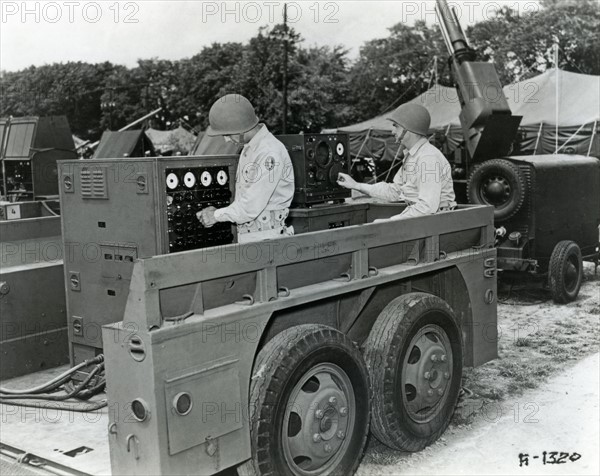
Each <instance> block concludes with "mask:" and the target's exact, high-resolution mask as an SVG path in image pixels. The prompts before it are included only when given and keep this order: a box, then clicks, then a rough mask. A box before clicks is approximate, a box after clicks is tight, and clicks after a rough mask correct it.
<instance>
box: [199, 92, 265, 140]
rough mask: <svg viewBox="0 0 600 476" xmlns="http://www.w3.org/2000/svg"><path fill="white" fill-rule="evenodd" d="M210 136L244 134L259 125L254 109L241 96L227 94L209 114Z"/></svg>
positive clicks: (218, 100)
mask: <svg viewBox="0 0 600 476" xmlns="http://www.w3.org/2000/svg"><path fill="white" fill-rule="evenodd" d="M208 122H209V123H210V126H209V128H208V129H207V131H206V133H207V134H208V135H209V136H211V137H212V136H226V135H233V134H243V133H244V132H248V131H249V130H250V129H252V128H253V127H254V126H256V125H257V124H258V117H256V113H255V112H254V107H253V106H252V104H251V103H250V101H248V99H246V98H245V97H244V96H242V95H240V94H226V95H225V96H223V97H222V98H220V99H217V100H216V101H215V103H214V104H213V105H212V107H211V108H210V112H209V113H208Z"/></svg>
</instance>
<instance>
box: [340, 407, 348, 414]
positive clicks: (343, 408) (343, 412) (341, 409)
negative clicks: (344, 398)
mask: <svg viewBox="0 0 600 476" xmlns="http://www.w3.org/2000/svg"><path fill="white" fill-rule="evenodd" d="M347 414H348V409H347V408H346V407H342V408H340V415H342V416H346V415H347Z"/></svg>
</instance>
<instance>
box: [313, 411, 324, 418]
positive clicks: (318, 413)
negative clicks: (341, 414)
mask: <svg viewBox="0 0 600 476" xmlns="http://www.w3.org/2000/svg"><path fill="white" fill-rule="evenodd" d="M323 415H324V413H323V410H317V411H316V412H315V417H317V418H318V419H319V420H320V419H321V418H323Z"/></svg>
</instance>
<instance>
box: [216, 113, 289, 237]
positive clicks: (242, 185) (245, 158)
mask: <svg viewBox="0 0 600 476" xmlns="http://www.w3.org/2000/svg"><path fill="white" fill-rule="evenodd" d="M260 126H261V128H260V130H259V131H258V133H257V134H256V135H255V136H254V137H253V138H252V139H251V140H250V142H248V144H246V145H245V146H244V148H243V149H242V152H241V154H240V160H239V163H238V169H237V174H236V181H235V200H234V201H233V203H232V204H231V205H229V206H228V207H225V208H219V209H218V210H216V211H215V219H216V220H217V221H220V222H224V221H229V222H233V223H237V224H238V225H242V224H244V223H248V222H252V221H253V220H255V219H256V218H257V217H258V216H259V215H260V214H261V213H263V212H265V211H271V210H285V211H286V215H287V209H288V208H289V206H290V204H291V203H292V198H293V197H294V170H293V168H292V161H291V159H290V155H289V154H288V151H287V150H286V148H285V146H284V145H283V144H282V143H281V142H279V141H278V140H277V139H276V138H275V136H274V135H273V134H271V133H270V132H269V130H268V129H267V126H265V125H264V124H261V125H260Z"/></svg>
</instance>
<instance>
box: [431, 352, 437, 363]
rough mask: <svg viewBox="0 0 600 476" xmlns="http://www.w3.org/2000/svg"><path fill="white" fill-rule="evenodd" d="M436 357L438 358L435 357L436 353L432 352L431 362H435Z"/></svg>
mask: <svg viewBox="0 0 600 476" xmlns="http://www.w3.org/2000/svg"><path fill="white" fill-rule="evenodd" d="M437 359H438V358H437V355H435V354H433V355H432V356H431V361H432V362H437Z"/></svg>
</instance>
